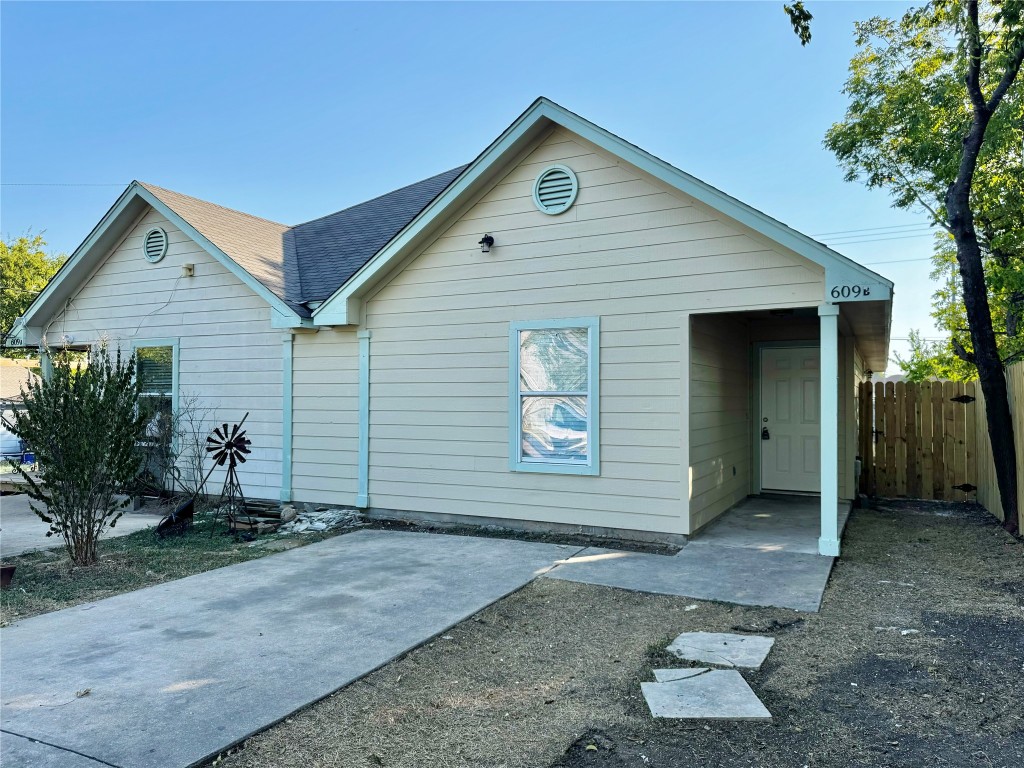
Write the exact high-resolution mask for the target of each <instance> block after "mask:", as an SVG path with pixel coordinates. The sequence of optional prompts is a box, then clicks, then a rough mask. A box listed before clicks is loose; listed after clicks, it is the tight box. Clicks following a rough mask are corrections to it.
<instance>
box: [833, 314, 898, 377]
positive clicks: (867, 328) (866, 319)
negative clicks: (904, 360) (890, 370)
mask: <svg viewBox="0 0 1024 768" xmlns="http://www.w3.org/2000/svg"><path fill="white" fill-rule="evenodd" d="M839 316H840V317H841V318H842V319H843V320H845V321H846V323H847V324H848V325H849V327H850V331H851V332H852V333H853V335H854V336H855V337H856V338H857V349H859V350H860V353H861V355H863V356H864V364H865V365H866V366H867V367H868V368H870V369H871V370H873V371H878V372H879V373H881V372H882V371H884V370H885V369H886V366H887V365H888V363H889V331H890V329H891V326H892V302H891V301H856V302H846V303H842V304H840V305H839Z"/></svg>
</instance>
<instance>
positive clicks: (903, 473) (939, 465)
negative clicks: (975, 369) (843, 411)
mask: <svg viewBox="0 0 1024 768" xmlns="http://www.w3.org/2000/svg"><path fill="white" fill-rule="evenodd" d="M977 387H978V385H977V383H976V382H973V381H969V382H953V381H925V382H920V383H910V382H902V381H901V382H897V383H895V384H893V383H892V382H886V383H884V384H883V383H882V382H877V383H874V384H872V383H871V382H865V383H863V384H861V385H860V391H859V393H858V394H859V398H858V401H859V407H860V434H859V438H858V451H857V453H858V454H859V455H860V457H861V461H862V468H861V476H860V489H861V492H862V493H867V494H870V495H877V496H908V497H910V498H914V499H945V500H948V501H964V500H967V499H974V491H975V490H977V483H978V480H977V474H978V466H977V462H978V450H977V432H978V429H977V420H978V418H979V417H980V418H981V420H982V421H983V422H984V420H985V416H984V412H982V413H981V414H980V416H979V411H978V400H977V394H976V389H977Z"/></svg>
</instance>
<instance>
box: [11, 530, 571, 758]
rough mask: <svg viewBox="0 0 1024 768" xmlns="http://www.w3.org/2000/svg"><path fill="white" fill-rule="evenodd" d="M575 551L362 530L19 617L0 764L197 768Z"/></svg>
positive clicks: (13, 637) (14, 629) (13, 639)
mask: <svg viewBox="0 0 1024 768" xmlns="http://www.w3.org/2000/svg"><path fill="white" fill-rule="evenodd" d="M578 551H579V548H578V547H567V546H558V545H553V544H536V543H529V542H521V541H508V540H501V539H484V538H470V537H464V536H446V535H437V534H421V533H397V532H390V531H360V532H357V533H352V534H349V535H346V536H338V537H336V538H333V539H328V540H327V541H323V542H320V543H318V544H312V545H309V546H306V547H301V548H299V549H293V550H290V551H288V552H284V553H281V554H276V555H270V556H268V557H265V558H261V559H259V560H253V561H250V562H247V563H241V564H238V565H233V566H230V567H226V568H220V569H217V570H214V571H208V572H206V573H202V574H198V575H196V576H190V577H188V578H185V579H181V580H178V581H173V582H169V583H167V584H161V585H158V586H155V587H149V588H147V589H142V590H139V591H137V592H131V593H128V594H124V595H118V596H116V597H112V598H109V599H106V600H102V601H100V602H97V603H91V604H87V605H82V606H78V607H75V608H68V609H66V610H63V611H57V612H55V613H50V614H45V615H42V616H36V617H34V618H31V619H26V620H24V621H21V622H18V623H17V624H15V625H13V626H10V627H6V628H4V629H2V630H0V662H2V665H3V677H2V681H0V730H2V731H3V733H2V735H0V764H2V765H3V766H4V768H22V767H24V768H28V767H29V766H31V767H32V768H50V767H51V766H52V767H53V768H56V766H74V768H78V767H79V766H82V768H98V766H116V767H117V768H129V766H131V767H132V768H135V767H138V768H144V767H145V768H149V767H152V768H184V767H185V766H190V765H193V764H194V763H196V762H198V761H202V760H204V759H207V758H209V757H212V756H214V755H216V754H217V753H218V752H220V751H223V750H224V749H226V748H227V747H229V746H231V745H232V744H234V743H236V742H238V741H239V740H241V739H244V738H245V737H247V736H249V735H250V734H252V733H254V732H256V731H259V730H262V729H263V728H266V727H268V726H270V725H272V724H274V723H275V722H277V721H278V720H280V719H282V718H284V717H286V716H287V715H289V714H290V713H292V712H294V711H295V710H296V709H299V708H301V707H303V706H305V705H307V704H310V703H312V702H314V701H317V700H318V699H320V698H322V697H324V696H327V695H328V694H330V693H331V692H333V691H335V690H337V689H338V688H341V687H342V686H344V685H346V684H348V683H350V682H351V681H353V680H355V679H357V678H359V677H361V676H363V675H365V674H366V673H368V672H370V671H372V670H373V669H375V668H377V667H379V666H381V665H383V664H385V663H387V662H388V661H390V660H391V659H393V658H395V657H396V656H398V655H400V654H402V653H404V652H405V651H407V650H409V649H411V648H413V647H415V646H417V645H419V644H420V643H422V642H424V641H425V640H427V639H429V638H430V637H432V636H433V635H436V634H438V633H440V632H443V631H444V630H445V629H447V628H448V627H451V626H453V625H454V624H457V623H458V622H459V621H462V620H463V619H465V618H467V617H469V616H471V615H472V614H474V613H476V612H477V611H479V610H481V609H483V608H484V607H486V606H487V605H489V604H490V603H492V602H494V601H495V600H498V599H499V598H501V597H503V596H504V595H506V594H508V593H510V592H512V591H514V590H516V589H518V588H520V587H522V586H523V585H524V584H526V583H528V582H529V581H531V580H532V579H533V578H535V577H536V576H538V575H540V574H543V573H544V572H546V571H547V570H548V569H549V568H551V567H552V565H553V564H554V563H555V562H556V561H558V560H561V559H563V558H566V557H571V556H572V555H573V554H575V553H576V552H578ZM85 691H88V693H87V694H86V695H81V694H82V693H83V692H85ZM32 740H35V741H32Z"/></svg>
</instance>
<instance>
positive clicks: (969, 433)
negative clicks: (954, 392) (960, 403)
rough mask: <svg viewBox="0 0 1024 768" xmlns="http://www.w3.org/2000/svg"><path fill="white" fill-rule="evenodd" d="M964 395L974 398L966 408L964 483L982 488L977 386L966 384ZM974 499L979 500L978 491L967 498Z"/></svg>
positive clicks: (970, 382) (969, 494)
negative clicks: (977, 421) (979, 472)
mask: <svg viewBox="0 0 1024 768" xmlns="http://www.w3.org/2000/svg"><path fill="white" fill-rule="evenodd" d="M964 394H965V395H967V396H968V397H973V398H974V402H973V403H967V404H966V405H965V406H964V434H965V443H964V455H965V462H964V463H965V467H966V469H965V471H964V482H966V483H970V484H971V485H973V486H975V487H980V486H981V481H980V480H979V479H978V448H977V444H978V434H977V431H978V426H977V424H976V423H975V419H976V418H977V414H978V405H979V403H978V400H977V397H978V396H977V395H976V394H975V386H974V382H973V381H968V382H965V383H964ZM972 497H974V499H975V500H977V491H972V492H971V493H968V494H967V498H968V499H971V498H972Z"/></svg>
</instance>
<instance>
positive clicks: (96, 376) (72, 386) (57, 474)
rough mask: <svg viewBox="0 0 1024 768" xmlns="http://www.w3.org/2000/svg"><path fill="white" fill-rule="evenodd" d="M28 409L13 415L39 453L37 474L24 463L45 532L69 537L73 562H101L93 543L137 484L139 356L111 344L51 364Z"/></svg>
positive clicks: (32, 389)
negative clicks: (125, 355)
mask: <svg viewBox="0 0 1024 768" xmlns="http://www.w3.org/2000/svg"><path fill="white" fill-rule="evenodd" d="M24 395H25V398H24V402H25V408H24V409H23V410H19V411H16V412H15V417H14V422H13V424H12V430H13V431H14V433H15V434H17V435H18V436H19V437H21V438H22V439H23V440H24V441H25V442H26V443H27V445H28V446H29V448H30V449H31V450H32V451H34V452H35V455H36V461H37V462H38V465H39V479H38V481H37V480H36V478H34V477H32V475H30V474H29V473H28V472H26V471H25V469H24V468H20V467H19V470H18V471H19V472H20V473H21V475H22V476H23V477H24V478H25V480H26V482H27V484H28V488H27V493H28V495H29V497H30V498H31V499H32V500H33V501H35V502H40V503H41V504H43V505H45V507H41V506H36V505H35V504H32V505H31V506H32V511H34V512H35V513H36V514H37V515H38V516H39V517H40V518H42V520H43V522H45V523H48V524H49V526H50V529H49V531H47V534H46V535H47V536H53V535H55V534H56V535H60V536H62V537H63V538H64V544H65V546H66V547H67V551H68V555H69V556H70V557H71V560H72V562H74V563H75V564H76V565H91V564H92V563H95V562H96V558H97V552H96V544H97V542H98V540H99V537H100V534H101V533H103V531H104V529H106V528H107V526H108V525H109V526H110V527H113V526H114V524H115V523H116V522H117V519H118V518H119V517H120V516H121V514H122V513H123V509H124V506H125V505H126V504H127V503H128V502H127V500H126V499H124V498H118V495H119V494H120V493H121V492H123V491H124V490H125V489H127V488H129V487H131V486H132V485H134V483H135V481H136V479H137V477H138V475H139V472H140V471H141V469H142V457H141V455H140V451H139V445H140V444H141V442H142V441H143V439H144V438H145V433H146V424H147V422H148V421H149V415H148V414H147V413H145V412H143V411H141V410H140V408H139V385H138V382H137V380H136V369H135V358H134V356H132V357H130V358H128V359H127V360H123V359H122V357H121V353H120V351H118V352H117V354H116V356H115V357H114V358H113V359H112V358H111V357H110V354H109V353H108V351H107V350H106V348H100V349H98V350H95V351H93V352H92V353H91V354H90V355H89V359H88V361H87V363H84V364H83V363H81V362H78V363H73V362H72V360H71V359H70V358H69V357H68V356H66V355H58V356H56V357H55V359H54V361H53V375H52V376H51V377H50V378H49V379H44V380H42V381H34V382H32V383H31V384H30V385H29V386H28V388H27V389H26V391H25V393H24Z"/></svg>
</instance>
